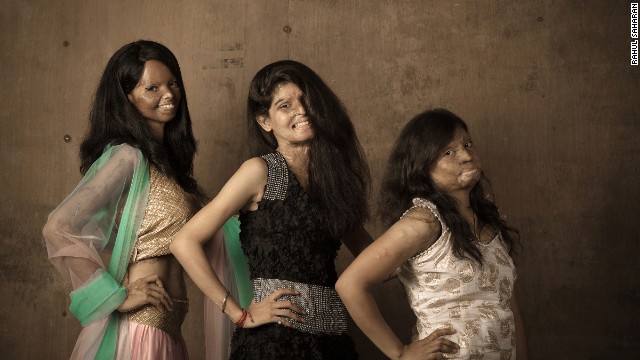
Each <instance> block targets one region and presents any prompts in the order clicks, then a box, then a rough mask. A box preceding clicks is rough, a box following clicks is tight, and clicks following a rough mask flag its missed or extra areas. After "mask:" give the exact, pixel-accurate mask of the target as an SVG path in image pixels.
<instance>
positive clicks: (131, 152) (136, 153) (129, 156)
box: [108, 144, 144, 164]
mask: <svg viewBox="0 0 640 360" xmlns="http://www.w3.org/2000/svg"><path fill="white" fill-rule="evenodd" d="M108 151H110V158H111V159H116V160H123V161H127V162H131V163H135V164H137V163H138V162H139V161H140V160H142V159H144V155H142V151H140V149H138V148H137V147H134V146H131V145H129V144H119V145H115V146H112V147H110V148H109V150H108Z"/></svg>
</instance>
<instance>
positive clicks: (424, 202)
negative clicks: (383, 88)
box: [400, 198, 448, 232]
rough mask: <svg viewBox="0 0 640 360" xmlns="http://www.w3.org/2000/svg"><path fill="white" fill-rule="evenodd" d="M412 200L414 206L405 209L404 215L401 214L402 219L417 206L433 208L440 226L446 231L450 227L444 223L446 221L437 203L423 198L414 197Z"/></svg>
mask: <svg viewBox="0 0 640 360" xmlns="http://www.w3.org/2000/svg"><path fill="white" fill-rule="evenodd" d="M411 202H412V203H413V206H411V207H410V208H409V209H408V210H407V211H405V212H404V213H403V214H402V216H400V219H402V218H403V217H404V216H405V215H407V213H408V212H409V211H411V210H412V209H415V208H423V209H429V210H431V212H432V213H433V215H435V216H436V217H437V218H438V221H440V226H442V231H443V232H444V231H445V230H447V229H448V227H447V225H446V224H445V223H444V221H442V218H441V217H440V212H439V211H438V207H437V206H436V204H434V203H432V202H431V201H429V200H426V199H423V198H413V200H411Z"/></svg>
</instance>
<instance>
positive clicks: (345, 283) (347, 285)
mask: <svg viewBox="0 0 640 360" xmlns="http://www.w3.org/2000/svg"><path fill="white" fill-rule="evenodd" d="M352 288H353V286H351V281H350V279H349V277H348V276H344V275H343V276H340V278H339V279H338V281H336V292H337V293H338V295H340V298H342V299H343V300H344V298H345V297H348V296H349V290H350V289H352Z"/></svg>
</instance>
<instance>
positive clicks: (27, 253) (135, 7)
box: [0, 0, 640, 359]
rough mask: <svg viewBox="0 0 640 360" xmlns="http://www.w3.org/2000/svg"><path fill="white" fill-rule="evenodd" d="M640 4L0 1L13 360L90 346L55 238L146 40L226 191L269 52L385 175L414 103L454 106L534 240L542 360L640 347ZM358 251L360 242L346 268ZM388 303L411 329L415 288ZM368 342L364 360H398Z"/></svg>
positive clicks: (526, 295)
mask: <svg viewBox="0 0 640 360" xmlns="http://www.w3.org/2000/svg"><path fill="white" fill-rule="evenodd" d="M629 14H630V11H629V2H626V1H618V2H603V1H595V0H585V1H575V0H571V1H562V2H560V1H550V0H537V1H528V2H522V1H508V0H507V1H505V0H502V1H498V0H486V1H465V0H458V1H439V2H436V1H419V0H413V1H346V0H268V1H265V0H260V1H249V0H213V1H203V0H198V1H196V0H193V1H187V0H175V1H166V0H156V1H150V0H146V1H142V0H141V1H124V0H110V1H96V0H85V1H80V0H65V1H59V2H52V1H47V0H23V1H9V0H0V63H1V64H2V66H1V67H0V74H1V76H0V78H1V79H2V83H3V86H1V87H0V99H1V100H2V102H1V103H2V105H3V106H2V107H3V108H2V111H0V125H1V129H2V131H0V165H1V170H0V179H1V184H2V186H1V187H0V196H1V198H2V201H3V204H2V207H1V210H0V249H1V250H0V289H2V290H1V291H0V304H2V305H1V309H2V310H1V312H0V323H1V324H2V326H1V327H0V354H2V355H1V356H2V357H3V358H6V359H18V358H24V359H44V358H48V359H65V358H67V357H68V356H69V354H70V352H71V349H72V348H73V344H74V342H75V339H76V336H77V334H78V332H79V329H80V327H79V325H78V323H77V321H76V320H75V319H74V318H73V317H72V316H70V315H69V313H68V310H67V308H68V297H67V292H68V291H69V288H70V287H69V285H68V284H67V283H65V282H64V281H62V279H61V277H60V276H59V275H58V274H57V273H56V272H55V270H54V268H53V267H52V266H51V265H50V264H49V263H48V261H47V258H46V250H45V247H44V244H43V241H42V239H41V235H40V230H41V228H42V225H43V224H44V222H45V219H46V217H47V214H48V213H49V212H50V211H51V210H52V209H53V208H54V207H55V206H56V205H57V204H58V203H59V202H60V201H61V200H62V199H63V198H64V196H65V195H66V194H67V193H69V192H70V191H71V190H72V189H73V187H74V186H75V184H76V183H77V182H78V180H79V179H80V176H79V173H78V160H77V153H78V146H79V143H80V141H81V138H82V135H83V134H84V131H85V129H86V119H87V113H88V108H89V105H90V101H91V96H92V94H93V91H94V89H95V86H96V85H97V80H98V78H99V76H100V74H101V72H102V70H103V68H104V66H105V64H106V62H107V60H108V58H109V57H110V56H111V54H113V52H114V51H115V50H116V49H118V48H119V47H120V46H121V45H123V44H125V43H127V42H130V41H134V40H137V39H140V38H146V39H153V40H157V41H160V42H163V43H164V44H166V45H167V46H168V47H169V48H171V49H172V50H173V51H174V52H175V54H176V55H177V57H178V59H179V60H180V64H181V67H182V69H183V75H184V78H185V86H186V89H187V94H188V99H189V104H190V110H191V114H192V116H193V119H194V131H195V134H196V137H197V139H198V140H199V145H200V152H199V154H198V157H197V160H196V177H197V179H198V180H199V181H200V183H201V184H202V185H203V186H204V187H205V188H206V189H207V190H208V191H209V192H211V193H212V194H215V193H216V192H217V191H218V190H219V189H220V187H221V186H222V184H223V183H224V182H225V180H226V179H227V178H228V177H229V176H230V175H231V174H232V173H233V171H235V169H236V168H237V166H238V165H239V164H240V163H241V161H242V160H243V159H244V156H245V155H244V143H243V141H242V137H243V135H244V130H243V122H242V116H243V111H244V110H243V108H244V102H245V98H246V91H247V87H248V82H249V81H250V79H251V77H252V76H253V74H254V73H255V71H257V70H258V69H259V68H260V67H262V66H263V65H265V64H267V63H269V62H271V61H274V60H278V59H285V58H288V59H296V60H299V61H302V62H304V63H306V64H308V65H309V66H310V67H312V68H313V69H315V70H316V71H317V72H318V73H319V74H320V75H321V76H322V77H323V78H324V79H325V80H326V81H327V82H328V83H329V85H330V86H331V87H332V88H333V89H334V90H335V91H336V92H337V93H338V94H339V96H341V98H342V99H343V100H344V102H345V104H346V105H347V107H348V109H349V111H350V113H351V115H352V118H353V120H354V122H355V125H356V128H357V131H358V134H359V136H360V139H361V141H362V143H363V145H364V147H365V150H366V153H367V155H368V159H369V163H370V165H371V169H372V175H373V178H374V179H375V182H374V186H377V185H378V184H379V182H378V179H379V178H380V176H381V175H382V168H383V166H384V162H385V161H386V158H387V155H388V151H389V149H390V147H391V144H392V142H393V140H394V139H395V137H396V135H397V134H398V132H399V130H400V128H401V127H402V126H403V125H404V124H405V123H406V122H407V121H408V120H409V119H410V118H411V117H412V116H413V115H415V114H416V113H418V112H420V111H422V110H423V109H425V108H429V107H436V106H437V107H446V108H449V109H451V110H452V111H454V112H456V113H457V114H459V115H460V116H461V117H462V118H463V119H465V120H467V122H468V123H469V124H470V127H471V133H472V134H473V135H474V138H475V139H474V140H475V143H476V144H477V146H478V147H479V151H480V154H481V156H482V159H483V163H484V167H485V170H486V172H487V174H488V176H489V178H490V179H492V182H493V185H494V188H495V192H496V199H497V202H498V204H499V206H500V208H501V209H502V211H503V212H504V213H505V214H507V215H508V219H509V221H510V222H511V224H512V225H514V226H515V227H517V228H519V229H520V231H521V234H522V240H523V244H524V251H523V254H522V256H521V257H519V258H518V259H517V260H518V265H519V277H518V280H519V281H518V283H517V288H518V292H519V300H520V306H521V309H522V311H523V315H524V318H525V321H526V328H527V332H528V340H529V347H530V349H531V351H530V352H531V355H532V359H611V358H616V359H631V358H635V357H633V355H632V354H634V353H637V352H638V351H639V350H640V330H638V324H639V320H640V311H639V310H638V306H637V304H638V303H640V286H639V285H640V280H638V274H639V270H640V265H638V260H637V259H638V256H639V255H640V246H639V245H638V240H640V236H639V235H640V233H639V231H638V225H637V224H638V222H637V219H636V218H637V215H638V213H640V206H639V205H638V198H639V195H640V193H639V189H640V186H638V177H639V176H640V171H639V170H638V159H639V156H638V141H639V140H640V137H639V135H640V131H639V130H640V126H639V125H640V124H639V122H640V105H638V100H639V99H640V97H639V96H638V95H639V93H640V86H639V85H640V68H638V67H637V66H635V67H634V66H630V65H629V57H630V50H629V48H630V40H631V39H630V35H629V33H630V31H629V27H630V26H629V24H630V20H629V19H630V16H629ZM65 136H68V137H69V138H68V139H70V140H69V141H68V142H66V141H65ZM374 194H375V193H374ZM369 229H370V230H371V232H372V233H373V235H378V234H380V232H381V231H382V229H381V228H380V226H379V224H378V223H376V222H372V223H371V224H370V226H369ZM350 260H351V257H350V255H348V254H347V253H345V252H343V253H341V255H340V257H339V260H338V266H339V267H340V268H341V269H342V268H344V266H346V265H347V264H348V263H349V261H350ZM377 296H378V299H379V302H380V304H381V307H382V310H383V312H384V314H385V315H386V316H387V317H388V318H389V320H390V322H391V323H392V324H393V327H394V328H395V329H397V331H398V332H399V333H400V334H401V335H402V336H403V337H404V338H408V336H409V334H410V327H411V325H412V323H413V319H412V317H411V314H410V311H409V310H408V309H407V307H406V306H404V305H403V303H404V295H403V292H402V290H401V287H400V286H399V284H398V283H397V282H394V283H390V284H386V285H384V286H382V287H381V288H380V289H379V291H378V293H377ZM190 297H191V300H192V305H191V311H190V313H189V316H188V319H187V321H186V324H185V325H184V327H183V331H184V334H185V337H186V338H187V342H188V346H189V351H190V353H191V357H192V358H193V359H200V358H202V357H203V345H202V330H201V328H202V322H201V319H200V317H201V312H202V308H201V305H200V299H201V297H202V295H201V294H200V293H199V292H198V290H197V289H195V288H194V287H193V286H191V288H190ZM353 336H354V337H355V339H356V342H357V345H358V349H359V351H360V353H361V355H362V358H363V359H379V358H382V356H381V354H380V353H379V352H377V350H375V349H374V348H373V346H372V345H371V344H370V343H369V342H367V340H366V339H365V338H364V337H363V336H362V334H360V333H358V331H357V330H355V329H354V331H353ZM614 354H615V355H614Z"/></svg>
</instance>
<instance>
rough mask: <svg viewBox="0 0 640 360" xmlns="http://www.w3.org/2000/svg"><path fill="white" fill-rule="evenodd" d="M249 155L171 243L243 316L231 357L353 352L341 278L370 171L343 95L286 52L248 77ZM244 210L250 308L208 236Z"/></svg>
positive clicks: (362, 214) (360, 235)
mask: <svg viewBox="0 0 640 360" xmlns="http://www.w3.org/2000/svg"><path fill="white" fill-rule="evenodd" d="M247 120H248V126H249V128H248V134H249V142H250V143H251V145H252V152H253V155H255V156H256V157H253V158H251V159H249V160H247V161H246V162H244V164H242V166H241V167H240V168H239V169H238V171H237V172H236V173H235V174H234V175H233V176H232V177H231V179H229V181H228V182H227V183H226V184H225V186H224V187H223V188H222V190H221V191H220V193H219V194H218V195H217V196H216V197H215V199H213V200H212V201H211V202H210V203H209V204H208V205H207V206H206V207H205V208H203V209H202V210H201V211H200V212H199V213H198V214H196V215H195V216H194V217H193V218H192V220H191V221H189V223H187V225H185V226H184V227H183V228H182V230H181V231H180V233H179V234H178V235H177V236H176V238H175V239H174V241H173V242H172V243H171V251H172V252H173V253H174V254H175V256H176V257H177V258H178V260H179V261H180V262H181V263H182V264H183V266H184V267H185V269H186V270H187V272H188V273H189V275H190V276H191V277H192V278H193V280H194V282H195V283H196V284H197V285H198V287H200V289H201V290H202V291H203V292H204V293H205V295H206V296H208V297H209V298H210V299H211V300H212V301H213V302H214V303H215V304H217V305H218V306H220V308H221V309H222V311H223V312H224V313H225V314H227V315H228V316H229V317H230V318H231V320H232V321H234V322H235V323H236V325H237V326H238V329H237V330H236V332H235V334H234V336H233V340H232V342H231V358H232V359H354V358H357V354H356V352H355V349H354V346H353V342H352V341H351V339H350V337H349V336H348V335H347V313H346V311H345V308H344V305H343V304H342V302H341V301H340V298H339V297H338V295H337V293H336V292H335V290H334V285H335V282H336V280H337V274H336V270H335V265H334V260H335V258H336V255H337V252H338V250H339V248H340V244H341V242H342V243H344V244H345V245H346V246H347V247H348V248H349V250H350V251H351V252H352V253H353V254H354V255H357V254H359V253H360V251H361V250H362V249H363V248H364V247H366V246H367V245H368V244H369V243H370V242H371V237H370V236H369V235H368V233H367V232H366V231H365V230H364V229H363V227H362V225H363V222H364V221H365V220H366V219H367V218H368V215H369V213H368V208H367V191H368V187H369V171H368V167H367V164H366V161H365V158H364V154H363V151H362V148H361V147H360V144H359V142H358V139H357V137H356V134H355V131H354V128H353V125H352V123H351V120H350V119H349V116H348V115H347V113H346V110H345V108H344V105H343V104H342V102H341V101H340V100H339V99H338V97H337V96H336V95H335V94H334V93H333V92H332V91H331V89H329V87H328V86H327V85H326V84H325V83H324V82H323V81H322V79H321V78H320V77H319V76H318V75H317V74H316V73H315V72H313V70H311V69H310V68H308V67H307V66H305V65H303V64H301V63H298V62H295V61H290V60H286V61H279V62H275V63H272V64H270V65H268V66H266V67H264V68H263V69H262V70H260V71H259V72H258V73H257V74H256V76H255V77H254V79H253V81H252V82H251V86H250V89H249V99H248V104H247ZM238 211H239V212H240V222H241V225H240V229H241V232H240V241H241V244H242V248H243V251H244V253H245V255H246V257H247V260H248V263H249V271H250V277H251V281H252V285H253V292H254V295H253V301H252V302H251V305H250V306H249V307H248V309H243V308H241V306H240V305H239V304H238V303H237V302H236V301H235V300H234V299H232V298H231V297H229V296H228V291H227V289H226V288H225V287H224V285H223V284H222V283H221V282H220V280H219V279H218V277H217V276H216V274H215V272H214V271H213V270H212V268H211V266H210V265H209V263H208V261H207V259H206V257H205V255H204V251H203V250H202V246H203V245H204V244H205V243H206V242H207V241H208V239H210V238H211V237H212V236H213V235H214V234H215V233H216V232H217V231H218V230H219V229H220V228H221V226H222V225H223V224H224V222H225V221H226V219H227V218H229V217H230V216H232V215H233V214H235V213H237V212H238Z"/></svg>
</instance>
